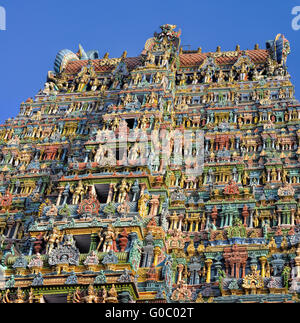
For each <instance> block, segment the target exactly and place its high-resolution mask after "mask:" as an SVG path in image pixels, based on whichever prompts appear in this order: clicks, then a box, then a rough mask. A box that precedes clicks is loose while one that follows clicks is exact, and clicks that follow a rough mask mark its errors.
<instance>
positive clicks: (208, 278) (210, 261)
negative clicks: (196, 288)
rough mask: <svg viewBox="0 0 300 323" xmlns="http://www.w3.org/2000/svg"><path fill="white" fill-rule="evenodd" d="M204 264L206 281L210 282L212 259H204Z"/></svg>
mask: <svg viewBox="0 0 300 323" xmlns="http://www.w3.org/2000/svg"><path fill="white" fill-rule="evenodd" d="M205 264H206V267H207V271H206V283H208V284H209V283H210V279H211V266H212V264H213V261H212V259H206V260H205Z"/></svg>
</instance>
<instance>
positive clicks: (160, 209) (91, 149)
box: [0, 25, 300, 303]
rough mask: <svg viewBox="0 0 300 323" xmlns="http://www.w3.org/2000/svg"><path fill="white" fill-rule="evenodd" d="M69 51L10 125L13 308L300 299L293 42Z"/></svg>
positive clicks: (161, 41) (6, 268)
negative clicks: (131, 52) (113, 53)
mask: <svg viewBox="0 0 300 323" xmlns="http://www.w3.org/2000/svg"><path fill="white" fill-rule="evenodd" d="M175 29H176V26H173V25H164V26H161V31H160V32H159V33H155V34H154V37H153V38H151V39H148V40H147V42H146V43H145V47H144V50H143V51H142V53H141V54H140V55H139V56H138V57H127V53H126V52H124V53H123V54H122V56H121V57H119V58H110V57H109V54H108V53H107V54H105V55H104V57H103V58H100V57H99V53H98V52H97V51H89V52H86V51H85V50H84V49H83V48H82V46H79V50H78V52H77V53H74V52H72V51H70V50H62V51H60V52H59V53H58V54H57V57H56V59H55V64H54V71H50V72H49V73H48V76H47V82H46V84H45V86H44V88H43V89H42V90H41V91H40V92H39V93H38V94H37V95H36V96H35V98H33V99H32V98H30V99H28V100H27V101H26V102H24V103H22V104H21V109H20V113H19V115H18V116H17V117H16V118H13V119H9V120H8V121H6V122H5V124H3V125H1V126H0V148H1V156H0V192H1V198H0V205H1V209H0V233H1V244H0V247H1V273H2V287H3V289H2V292H1V301H2V302H3V303H11V302H19V303H21V302H30V303H39V302H42V303H43V302H49V303H51V302H70V303H72V302H74V303H84V302H86V303H92V302H95V303H128V302H131V303H132V302H139V303H144V302H150V303H151V302H160V303H166V302H174V303H176V302H201V303H203V302H216V303H217V302H296V301H298V293H299V286H298V284H299V282H300V248H298V244H299V242H300V232H299V225H300V205H299V203H300V164H299V162H300V156H299V155H300V150H299V144H300V141H299V138H300V128H299V121H300V103H299V102H298V101H297V100H296V99H295V98H294V87H293V85H292V83H291V81H290V74H289V73H288V70H287V65H286V62H287V56H288V55H289V53H290V46H289V42H288V41H287V40H286V39H285V37H284V36H283V35H278V36H276V38H275V40H274V41H268V42H267V43H266V49H259V47H258V45H256V46H255V49H253V50H242V49H241V48H240V47H239V46H237V47H236V49H235V50H234V51H228V52H223V51H222V50H221V48H219V47H218V48H217V50H216V52H209V53H202V50H201V48H199V49H198V50H195V51H184V50H182V48H181V47H180V34H181V32H178V31H175Z"/></svg>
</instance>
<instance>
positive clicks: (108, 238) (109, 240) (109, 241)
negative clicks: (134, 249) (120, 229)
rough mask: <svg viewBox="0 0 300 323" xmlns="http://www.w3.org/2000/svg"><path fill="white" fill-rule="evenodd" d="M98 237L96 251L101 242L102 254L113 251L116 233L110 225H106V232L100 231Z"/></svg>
mask: <svg viewBox="0 0 300 323" xmlns="http://www.w3.org/2000/svg"><path fill="white" fill-rule="evenodd" d="M98 236H99V238H100V242H99V244H98V247H97V251H98V250H99V249H100V246H101V244H102V242H103V247H102V252H109V251H111V250H113V251H115V249H116V248H115V243H116V233H115V230H114V228H113V227H112V225H111V224H110V225H108V227H107V230H106V231H104V232H103V233H102V231H100V232H99V234H98Z"/></svg>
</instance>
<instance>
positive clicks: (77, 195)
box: [70, 181, 87, 205]
mask: <svg viewBox="0 0 300 323" xmlns="http://www.w3.org/2000/svg"><path fill="white" fill-rule="evenodd" d="M70 191H71V193H73V199H72V204H73V205H76V204H78V203H79V202H80V201H82V199H83V196H84V194H85V193H86V192H87V188H84V186H83V183H82V181H79V183H78V186H77V187H76V188H75V189H74V187H71V188H70Z"/></svg>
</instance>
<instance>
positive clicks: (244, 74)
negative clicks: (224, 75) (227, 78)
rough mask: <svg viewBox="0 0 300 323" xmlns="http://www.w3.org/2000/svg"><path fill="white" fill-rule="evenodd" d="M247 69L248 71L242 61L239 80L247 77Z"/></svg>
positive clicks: (244, 79) (245, 79)
mask: <svg viewBox="0 0 300 323" xmlns="http://www.w3.org/2000/svg"><path fill="white" fill-rule="evenodd" d="M248 71H249V68H248V66H247V65H246V64H245V63H242V65H241V70H240V72H239V75H240V81H247V79H248Z"/></svg>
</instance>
